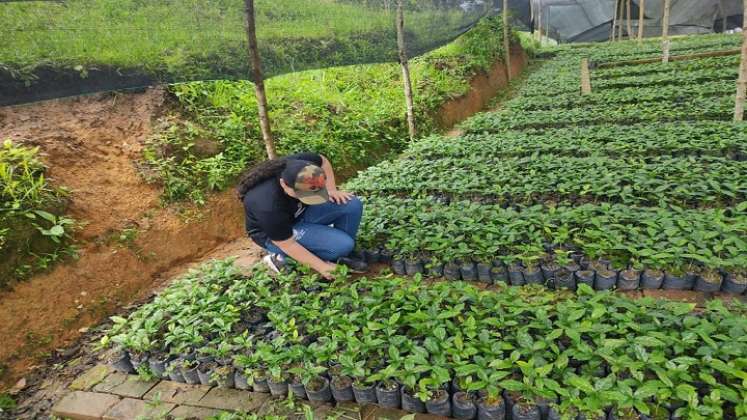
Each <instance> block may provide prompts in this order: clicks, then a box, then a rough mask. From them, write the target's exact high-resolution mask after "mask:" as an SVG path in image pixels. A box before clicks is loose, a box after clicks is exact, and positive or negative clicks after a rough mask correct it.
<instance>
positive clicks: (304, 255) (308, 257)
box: [272, 238, 337, 279]
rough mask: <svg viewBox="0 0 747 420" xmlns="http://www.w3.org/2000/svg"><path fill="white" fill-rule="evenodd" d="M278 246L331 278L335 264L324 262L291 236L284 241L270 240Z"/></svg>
mask: <svg viewBox="0 0 747 420" xmlns="http://www.w3.org/2000/svg"><path fill="white" fill-rule="evenodd" d="M272 243H274V244H275V245H277V247H278V248H280V249H281V250H282V251H283V252H284V253H285V254H286V255H287V256H289V257H291V258H293V259H294V260H296V261H298V262H299V263H301V264H303V265H307V266H309V267H311V268H312V269H314V270H316V271H317V272H319V274H321V275H322V276H323V277H324V278H326V279H331V278H332V272H333V271H335V268H337V266H336V265H335V264H332V263H329V262H326V261H324V260H322V259H321V258H319V257H317V256H316V255H314V254H312V253H311V252H310V251H309V250H308V249H306V248H304V247H303V245H301V244H300V243H298V241H296V240H295V239H293V238H290V239H287V240H285V241H272Z"/></svg>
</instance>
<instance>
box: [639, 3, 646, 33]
mask: <svg viewBox="0 0 747 420" xmlns="http://www.w3.org/2000/svg"><path fill="white" fill-rule="evenodd" d="M638 7H639V8H640V10H639V12H638V43H639V44H640V43H642V42H643V28H644V27H645V26H646V23H645V20H646V0H641V2H640V3H638Z"/></svg>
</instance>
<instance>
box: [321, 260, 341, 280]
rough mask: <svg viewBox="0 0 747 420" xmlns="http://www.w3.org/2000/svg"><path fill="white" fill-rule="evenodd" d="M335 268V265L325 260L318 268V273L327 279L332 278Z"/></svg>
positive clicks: (333, 277)
mask: <svg viewBox="0 0 747 420" xmlns="http://www.w3.org/2000/svg"><path fill="white" fill-rule="evenodd" d="M335 270H337V265H336V264H332V263H328V262H326V263H325V264H324V265H323V266H322V267H320V269H319V274H321V275H322V277H324V278H325V279H327V280H334V279H335V276H334V272H335Z"/></svg>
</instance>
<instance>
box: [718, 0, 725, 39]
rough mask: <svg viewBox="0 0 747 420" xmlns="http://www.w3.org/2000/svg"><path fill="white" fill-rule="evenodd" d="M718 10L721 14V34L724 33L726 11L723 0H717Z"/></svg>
mask: <svg viewBox="0 0 747 420" xmlns="http://www.w3.org/2000/svg"><path fill="white" fill-rule="evenodd" d="M718 10H719V13H720V14H721V32H726V28H727V26H726V17H727V16H726V9H724V0H718Z"/></svg>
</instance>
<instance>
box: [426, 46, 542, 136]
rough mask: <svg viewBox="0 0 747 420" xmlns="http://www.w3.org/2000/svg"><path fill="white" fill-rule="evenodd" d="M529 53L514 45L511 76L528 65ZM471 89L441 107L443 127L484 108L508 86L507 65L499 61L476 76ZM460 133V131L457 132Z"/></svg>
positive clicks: (440, 115)
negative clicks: (485, 71)
mask: <svg viewBox="0 0 747 420" xmlns="http://www.w3.org/2000/svg"><path fill="white" fill-rule="evenodd" d="M527 61H528V58H527V55H526V53H525V52H524V50H523V49H521V48H520V47H517V46H514V48H512V50H511V76H512V77H515V76H518V75H520V74H521V72H522V71H523V70H524V68H525V67H526V65H527ZM470 86H471V88H470V90H469V92H467V94H465V95H462V96H461V97H459V98H456V99H454V100H452V101H449V102H448V103H447V104H445V105H444V106H442V107H441V110H440V111H439V113H438V115H439V117H438V120H439V121H438V122H439V125H440V126H441V127H444V128H451V127H453V126H454V125H455V124H457V123H459V122H462V121H464V120H466V119H467V118H469V117H471V116H472V115H474V114H476V113H478V112H480V111H482V110H484V109H485V108H486V107H487V106H488V104H489V103H490V102H491V101H492V100H493V99H494V98H495V96H496V95H497V94H498V92H500V91H501V90H503V89H505V88H506V86H508V78H507V77H506V65H505V64H503V62H500V61H499V62H497V63H495V64H494V65H493V67H492V68H491V69H490V71H489V72H487V73H481V74H478V75H477V76H475V77H474V78H473V79H472V81H471V83H470ZM455 134H458V133H455Z"/></svg>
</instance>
